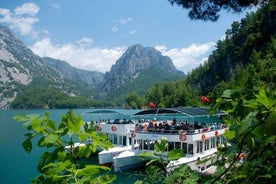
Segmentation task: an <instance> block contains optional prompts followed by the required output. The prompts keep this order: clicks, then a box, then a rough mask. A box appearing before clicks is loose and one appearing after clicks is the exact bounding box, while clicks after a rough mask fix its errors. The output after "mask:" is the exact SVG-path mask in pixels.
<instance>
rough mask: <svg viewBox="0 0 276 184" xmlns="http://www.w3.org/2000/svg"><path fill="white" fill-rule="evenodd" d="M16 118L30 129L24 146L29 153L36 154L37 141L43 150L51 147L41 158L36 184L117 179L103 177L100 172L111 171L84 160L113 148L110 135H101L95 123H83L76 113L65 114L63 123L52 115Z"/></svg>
mask: <svg viewBox="0 0 276 184" xmlns="http://www.w3.org/2000/svg"><path fill="white" fill-rule="evenodd" d="M14 119H15V120H16V121H18V122H23V123H24V124H23V126H24V127H25V128H27V129H28V130H29V132H28V133H27V134H26V135H25V136H26V140H25V141H24V142H23V144H22V146H23V148H24V149H25V151H26V152H31V151H32V147H33V141H37V146H39V147H45V148H48V149H47V151H45V152H44V153H43V154H42V155H41V156H40V159H39V163H38V167H37V168H38V170H39V172H40V173H41V174H40V175H39V176H37V177H36V178H34V179H33V180H32V183H78V184H81V183H111V182H112V181H113V180H115V179H116V176H113V175H100V171H103V170H110V169H109V168H107V167H103V166H98V165H91V164H90V163H89V162H85V161H81V159H82V158H88V157H89V156H90V155H91V154H94V153H95V152H96V149H97V148H103V149H106V148H110V147H112V146H113V145H112V143H110V142H109V141H108V140H107V137H106V135H104V134H98V133H97V131H96V126H95V125H94V123H93V122H90V124H87V123H85V122H83V120H82V118H81V117H80V116H78V115H76V114H75V113H74V111H72V110H69V111H68V112H67V113H66V114H64V115H62V118H61V122H59V123H55V122H54V121H52V120H50V119H49V113H48V112H46V113H45V115H44V116H42V117H40V116H39V115H35V114H31V115H16V116H15V117H14ZM82 129H83V130H82ZM35 137H36V139H34V138H35ZM87 140H91V142H87ZM75 143H76V144H75ZM82 143H85V144H82Z"/></svg>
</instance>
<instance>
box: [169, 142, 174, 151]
mask: <svg viewBox="0 0 276 184" xmlns="http://www.w3.org/2000/svg"><path fill="white" fill-rule="evenodd" d="M173 149H174V142H169V145H168V151H171V150H173Z"/></svg>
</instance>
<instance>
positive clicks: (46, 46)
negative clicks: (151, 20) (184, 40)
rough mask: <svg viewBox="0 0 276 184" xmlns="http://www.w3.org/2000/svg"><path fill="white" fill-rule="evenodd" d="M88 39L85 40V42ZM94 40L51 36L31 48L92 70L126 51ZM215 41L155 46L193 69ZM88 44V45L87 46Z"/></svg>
mask: <svg viewBox="0 0 276 184" xmlns="http://www.w3.org/2000/svg"><path fill="white" fill-rule="evenodd" d="M83 43H85V44H83ZM91 43H92V40H91V39H90V38H87V37H84V38H82V39H80V40H79V41H77V42H76V43H67V44H54V43H52V41H51V40H50V39H49V38H45V39H43V40H40V41H38V42H36V43H35V44H34V45H33V46H31V47H30V48H31V50H32V51H33V52H34V53H35V54H37V55H39V56H41V57H46V56H47V57H51V58H55V59H60V60H64V61H67V62H68V63H70V64H71V65H72V66H74V67H76V68H81V69H84V70H90V71H100V72H107V71H110V69H111V66H112V65H113V64H115V62H116V61H117V60H118V59H119V57H121V56H122V54H123V53H124V52H125V50H126V48H125V47H116V48H111V49H106V48H100V47H91V46H90V44H91ZM214 45H215V43H214V42H208V43H205V44H191V45H190V46H189V47H186V48H172V49H167V48H166V47H165V46H164V45H158V46H156V47H155V48H156V49H157V50H159V51H161V53H162V54H163V55H166V56H169V57H170V58H171V59H172V61H173V63H174V65H175V66H176V68H177V69H179V70H181V71H184V72H185V73H188V72H190V71H191V70H192V69H194V68H196V67H198V66H199V64H200V63H203V62H204V61H205V60H207V56H208V55H209V54H210V52H211V51H212V49H213V48H214ZM84 46H85V47H84Z"/></svg>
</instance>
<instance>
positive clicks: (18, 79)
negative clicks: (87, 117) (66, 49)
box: [0, 25, 184, 108]
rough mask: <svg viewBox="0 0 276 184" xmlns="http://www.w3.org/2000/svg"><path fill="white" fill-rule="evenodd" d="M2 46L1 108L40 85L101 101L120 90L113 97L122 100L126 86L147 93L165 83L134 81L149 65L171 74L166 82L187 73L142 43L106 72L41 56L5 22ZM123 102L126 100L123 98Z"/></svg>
mask: <svg viewBox="0 0 276 184" xmlns="http://www.w3.org/2000/svg"><path fill="white" fill-rule="evenodd" d="M0 48H1V50H0V74H1V78H0V88H1V89H2V91H1V92H0V108H8V107H9V106H10V105H11V104H12V103H13V101H14V100H15V99H16V97H17V96H18V93H20V94H21V95H20V96H23V97H24V90H26V89H27V88H34V89H36V88H37V87H39V88H41V90H42V91H45V93H47V90H48V89H52V90H55V91H57V92H58V93H63V94H65V95H66V96H68V98H69V97H70V96H71V97H73V96H74V97H85V98H88V99H90V100H91V99H95V98H97V99H98V100H102V99H104V98H106V97H109V100H110V97H112V96H113V97H114V95H112V93H113V92H114V91H117V92H118V91H120V93H119V92H118V93H117V94H116V95H115V97H114V98H118V99H123V98H124V97H125V96H126V94H127V93H128V92H129V91H130V90H123V89H127V87H126V86H127V85H130V86H131V85H132V83H135V86H137V85H142V87H141V88H140V91H139V93H140V94H144V93H145V91H146V90H147V88H148V87H150V85H152V84H153V83H154V82H156V81H157V82H162V81H160V80H158V77H159V76H156V78H153V79H151V80H152V82H150V81H147V82H149V83H147V84H148V85H144V86H143V84H141V82H140V83H139V82H135V81H136V80H137V79H138V78H139V74H140V73H145V72H143V71H148V68H149V67H153V66H155V67H157V68H160V72H161V73H163V74H166V76H168V77H167V78H166V77H165V78H162V80H164V81H167V80H176V79H179V78H182V77H184V73H183V72H180V71H178V70H176V68H175V66H174V65H173V63H172V61H171V59H170V58H169V57H167V56H162V54H161V52H159V51H157V50H155V49H154V48H153V47H143V46H142V45H140V44H137V45H134V46H130V47H129V49H128V50H127V51H128V52H131V57H129V58H127V57H126V56H127V55H130V53H128V52H125V53H124V54H123V55H122V57H121V58H123V59H118V60H117V61H116V64H114V65H113V66H112V67H111V70H110V71H109V72H106V73H105V74H103V73H101V72H97V71H86V70H82V69H78V68H75V67H73V66H71V65H70V64H69V63H67V62H66V61H62V60H58V59H54V58H49V57H43V58H41V57H39V56H37V55H35V54H34V53H33V52H32V51H31V50H30V49H29V48H28V47H26V46H25V44H24V43H23V42H22V41H20V40H19V39H17V38H16V37H15V35H14V34H13V33H12V31H11V30H10V29H9V28H7V27H5V26H3V25H0ZM160 58H161V59H160ZM120 71H123V72H120ZM110 76H112V77H110ZM10 86H12V87H10ZM120 88H121V89H120ZM101 94H103V95H101ZM47 98H51V96H48V97H47ZM30 100H31V99H30ZM42 100H43V99H42ZM52 100H55V99H52ZM18 101H20V100H18ZM50 101H51V99H50ZM41 103H42V105H41V106H39V107H42V108H44V107H49V108H51V106H49V105H48V104H46V105H45V106H44V105H43V103H45V102H41ZM120 103H123V102H122V100H121V101H120ZM92 105H93V104H92ZM89 106H91V104H90V105H89ZM20 107H21V106H20ZM15 108H16V107H15Z"/></svg>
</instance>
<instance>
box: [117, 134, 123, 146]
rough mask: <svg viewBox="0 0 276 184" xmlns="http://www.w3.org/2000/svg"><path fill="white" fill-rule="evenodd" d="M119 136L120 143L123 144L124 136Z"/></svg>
mask: <svg viewBox="0 0 276 184" xmlns="http://www.w3.org/2000/svg"><path fill="white" fill-rule="evenodd" d="M118 138H119V142H118V144H119V145H122V144H123V136H121V135H119V136H118Z"/></svg>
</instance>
